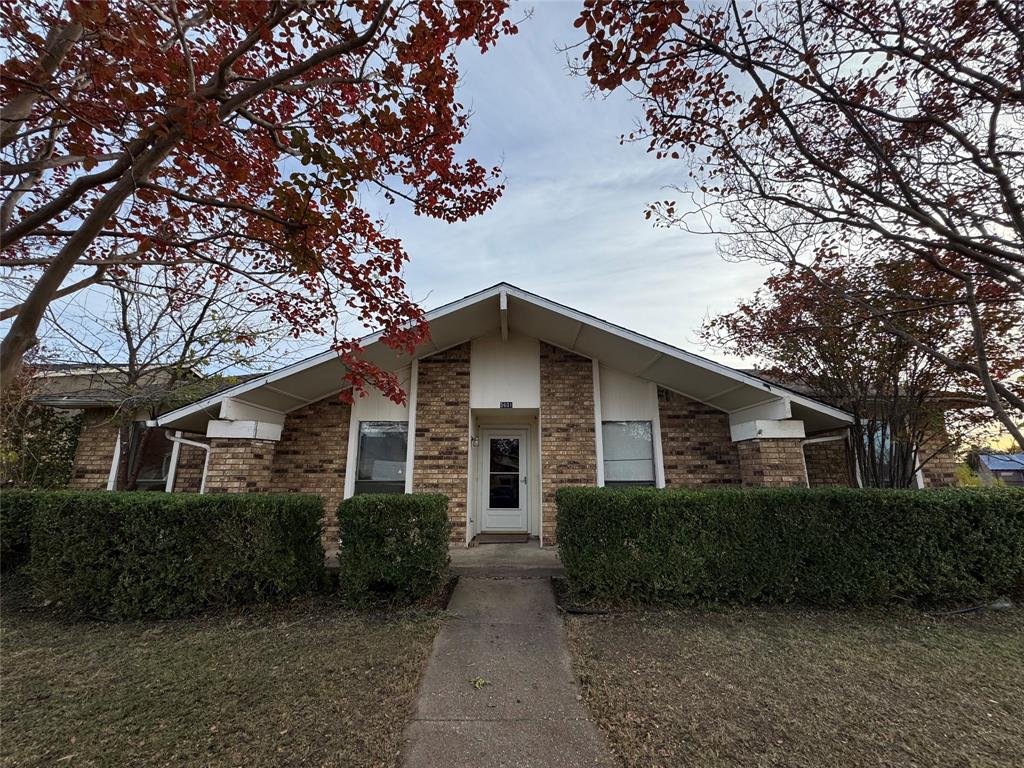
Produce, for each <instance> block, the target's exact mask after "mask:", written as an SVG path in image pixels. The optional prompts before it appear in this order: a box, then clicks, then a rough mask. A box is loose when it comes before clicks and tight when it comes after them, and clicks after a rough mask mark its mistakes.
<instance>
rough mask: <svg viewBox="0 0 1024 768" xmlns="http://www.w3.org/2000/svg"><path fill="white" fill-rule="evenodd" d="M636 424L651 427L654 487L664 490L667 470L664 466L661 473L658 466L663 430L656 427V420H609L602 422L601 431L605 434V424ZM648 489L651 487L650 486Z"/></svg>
mask: <svg viewBox="0 0 1024 768" xmlns="http://www.w3.org/2000/svg"><path fill="white" fill-rule="evenodd" d="M634 422H647V423H648V424H650V425H651V465H652V466H651V468H652V470H653V472H652V474H653V475H654V486H653V487H654V488H664V487H665V468H664V465H663V466H662V467H661V470H660V471H659V469H658V464H659V461H658V454H659V450H658V446H659V445H660V443H661V430H660V429H658V427H657V426H656V424H657V422H656V421H655V420H654V419H608V421H602V422H601V426H600V429H601V431H602V432H603V431H604V425H605V424H631V423H634ZM602 440H603V435H602ZM601 466H602V468H603V467H604V457H603V456H602V458H601ZM603 474H604V473H603V472H602V475H603ZM603 485H604V478H603V477H602V486H603ZM648 487H651V486H648Z"/></svg>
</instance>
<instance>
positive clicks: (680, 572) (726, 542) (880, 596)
mask: <svg viewBox="0 0 1024 768" xmlns="http://www.w3.org/2000/svg"><path fill="white" fill-rule="evenodd" d="M556 501H557V505H558V523H557V526H558V529H557V533H558V544H559V555H560V556H561V560H562V563H563V565H564V566H565V570H566V576H567V579H568V583H569V586H570V589H571V590H572V591H573V592H574V593H575V594H576V595H578V596H581V597H588V598H596V599H601V600H611V601H629V602H640V603H670V604H684V603H694V602H730V603H787V602H794V601H797V602H804V603H810V604H814V605H826V606H838V605H849V604H867V603H884V602H887V601H890V600H896V599H902V600H910V601H916V602H936V601H946V600H961V599H974V598H981V597H985V596H989V595H992V594H994V593H997V592H1003V591H1011V590H1015V589H1018V588H1020V587H1021V586H1024V492H1021V491H1014V490H1011V489H1005V490H981V489H948V490H946V489H942V490H938V489H937V490H929V491H897V490H877V489H854V488H821V489H767V488H766V489H750V490H714V491H687V490H655V489H629V490H614V489H605V488H563V489H561V490H559V491H558V493H557V494H556Z"/></svg>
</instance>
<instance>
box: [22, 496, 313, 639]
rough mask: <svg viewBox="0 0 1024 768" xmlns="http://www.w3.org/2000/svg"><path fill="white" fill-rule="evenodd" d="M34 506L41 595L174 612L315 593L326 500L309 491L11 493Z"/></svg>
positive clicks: (128, 614) (92, 608)
mask: <svg viewBox="0 0 1024 768" xmlns="http://www.w3.org/2000/svg"><path fill="white" fill-rule="evenodd" d="M12 500H13V502H14V503H16V504H21V505H24V506H32V508H33V509H32V553H31V573H32V579H33V586H34V588H35V590H36V592H37V593H38V594H39V596H40V597H43V598H46V599H50V600H54V601H57V602H59V603H61V604H62V605H64V606H65V607H67V608H68V609H70V610H72V611H74V612H77V613H79V614H83V615H88V616H96V617H102V618H113V619H124V618H137V617H143V616H151V617H158V618H169V617H172V616H181V615H184V614H188V613H192V612H195V611H198V610H201V609H204V608H208V607H212V606H222V605H237V604H243V603H250V602H259V601H263V600H270V599H275V598H281V597H287V596H290V595H295V594H301V593H306V592H309V591H312V590H314V589H315V588H316V587H317V586H318V585H319V583H320V580H321V574H322V571H323V547H322V545H321V542H320V531H321V520H322V518H323V502H322V501H321V500H320V498H319V497H316V496H304V495H300V494H288V495H269V494H215V495H206V496H199V495H195V494H165V493H138V492H134V493H133V492H120V493H110V492H105V491H91V492H89V491H86V492H71V491H63V492H61V491H57V492H43V491H39V492H25V493H23V494H18V495H17V496H14V495H13V494H12V495H11V496H8V494H4V503H5V505H6V504H7V503H11V501H12Z"/></svg>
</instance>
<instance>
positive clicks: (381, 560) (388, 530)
mask: <svg viewBox="0 0 1024 768" xmlns="http://www.w3.org/2000/svg"><path fill="white" fill-rule="evenodd" d="M338 528H339V537H340V541H339V543H338V560H339V566H340V574H339V579H338V581H339V586H340V589H341V591H342V593H343V594H344V595H345V596H346V597H347V598H348V599H349V600H350V601H352V602H355V603H368V602H374V601H388V602H412V601H414V600H418V599H420V598H422V597H426V596H428V595H430V594H432V593H433V592H435V591H436V590H437V589H439V588H440V587H441V585H442V584H443V583H444V582H445V579H446V578H447V575H448V536H449V532H450V529H451V526H450V524H449V522H448V497H447V496H441V495H439V494H427V493H411V494H365V495H360V496H353V497H352V498H350V499H346V500H345V501H343V502H341V505H340V506H339V507H338Z"/></svg>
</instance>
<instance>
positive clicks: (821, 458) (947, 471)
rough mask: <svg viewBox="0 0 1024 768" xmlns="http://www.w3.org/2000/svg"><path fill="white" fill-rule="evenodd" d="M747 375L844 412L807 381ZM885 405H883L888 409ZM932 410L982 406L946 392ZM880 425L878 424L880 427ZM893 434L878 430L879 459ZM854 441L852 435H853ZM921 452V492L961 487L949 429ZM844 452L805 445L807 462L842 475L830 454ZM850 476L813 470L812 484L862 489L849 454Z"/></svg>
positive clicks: (934, 434) (929, 439) (930, 438)
mask: <svg viewBox="0 0 1024 768" xmlns="http://www.w3.org/2000/svg"><path fill="white" fill-rule="evenodd" d="M741 370H742V371H743V372H744V373H749V374H751V375H754V376H757V377H758V378H760V379H764V380H765V381H770V382H772V383H774V384H777V385H779V386H781V387H785V388H786V389H789V390H792V391H793V392H799V393H800V394H803V395H807V396H808V397H812V398H814V399H816V400H820V401H822V402H825V403H829V404H830V405H834V406H836V407H837V408H842V406H843V404H842V403H840V402H837V401H836V400H835V399H832V398H830V397H829V395H828V394H827V392H825V391H823V388H819V387H815V386H812V385H809V384H808V383H806V382H804V381H798V380H795V379H792V378H786V377H782V376H780V375H778V374H777V373H775V372H770V371H762V370H758V369H756V368H744V369H741ZM884 405H885V404H883V406H884ZM929 405H930V406H931V409H932V411H933V412H934V413H936V414H941V415H942V417H943V418H945V417H946V416H948V415H949V414H950V413H951V412H954V411H958V410H964V409H974V408H978V406H979V402H978V401H977V399H974V398H971V397H970V396H969V395H964V394H959V393H950V392H944V393H941V394H940V395H937V396H935V397H933V398H931V399H930V400H929ZM878 410H879V411H881V412H882V413H884V412H885V408H884V407H881V408H879V409H878ZM877 424H878V422H876V425H877ZM891 433H892V429H891V428H888V429H887V428H884V427H883V428H878V427H877V426H876V430H875V432H874V439H875V451H876V452H877V454H878V455H884V448H885V445H886V441H887V440H888V439H889V435H890V434H891ZM851 437H852V435H851ZM917 448H918V450H917V451H916V452H915V454H914V455H915V457H916V461H917V462H918V466H917V468H916V470H917V471H916V473H915V481H914V486H915V487H917V488H934V487H941V486H955V485H957V484H958V480H957V472H956V467H957V457H956V445H955V444H954V443H953V441H952V440H951V439H950V438H949V435H948V433H947V432H946V428H945V425H944V424H942V425H937V426H934V427H933V428H931V429H929V430H927V431H926V432H925V437H924V439H923V441H922V443H921V444H920V445H919V446H917ZM840 450H843V451H846V445H845V444H843V445H842V446H840V445H839V444H836V443H833V442H819V443H814V442H813V441H805V443H804V454H805V456H806V458H807V461H808V462H810V463H811V464H821V463H822V462H827V463H828V465H829V466H831V467H832V468H833V469H834V470H836V471H838V467H839V464H838V461H837V458H838V457H837V456H835V457H833V456H830V454H835V453H836V452H838V451H840ZM846 456H847V463H846V473H845V475H843V476H840V475H839V474H830V473H825V472H824V471H817V472H816V471H815V470H814V468H813V467H812V468H811V469H810V470H809V478H810V484H811V485H812V486H814V485H847V484H848V485H854V486H857V485H861V484H862V483H861V482H860V468H858V467H857V465H856V459H855V458H854V456H853V452H852V451H849V452H847V453H846ZM883 472H884V473H885V479H887V480H891V475H890V473H889V472H888V468H885V469H883Z"/></svg>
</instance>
